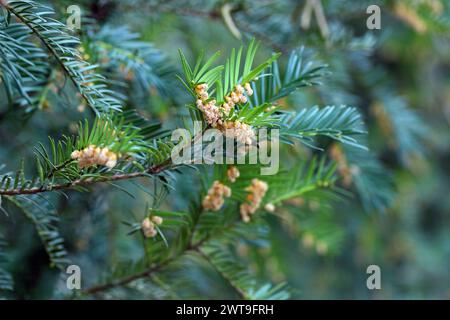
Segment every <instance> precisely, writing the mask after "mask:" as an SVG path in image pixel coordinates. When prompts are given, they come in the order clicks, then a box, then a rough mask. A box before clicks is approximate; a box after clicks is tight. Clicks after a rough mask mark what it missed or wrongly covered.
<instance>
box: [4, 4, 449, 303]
mask: <svg viewBox="0 0 450 320" xmlns="http://www.w3.org/2000/svg"><path fill="white" fill-rule="evenodd" d="M305 3H306V1H294V0H279V1H272V0H259V1H250V0H247V1H242V0H235V1H216V0H213V1H192V0H186V1H185V0H182V1H161V2H158V1H144V0H122V1H114V0H103V1H87V0H84V1H83V0H79V1H66V0H62V1H61V0H59V1H51V4H52V5H53V6H54V7H55V9H56V10H57V12H58V13H59V14H60V16H61V19H64V18H65V16H66V12H65V10H66V8H67V7H68V6H70V5H74V4H75V5H79V6H80V7H81V8H82V12H83V20H82V26H81V28H82V29H81V35H82V39H83V40H84V42H83V45H84V48H85V53H86V54H87V55H92V54H93V53H92V52H90V51H89V48H91V47H90V46H89V44H90V43H91V42H92V41H93V39H94V40H95V39H103V40H105V39H106V40H107V41H110V42H114V41H116V42H118V43H120V42H121V41H124V37H125V38H126V37H127V35H130V34H132V33H136V34H137V35H136V37H137V39H138V40H140V41H145V42H149V43H151V44H152V47H151V48H150V49H148V50H149V51H148V55H147V56H148V57H149V59H150V61H149V65H150V66H151V68H150V69H142V74H139V75H138V76H141V77H142V79H140V81H131V82H130V86H129V87H127V88H126V94H127V95H128V96H129V97H131V98H130V100H129V103H130V104H132V105H133V106H134V107H136V108H138V109H139V110H141V111H142V112H143V114H145V115H146V116H148V117H150V118H158V119H160V120H162V121H163V122H164V123H165V124H167V125H169V126H170V125H176V124H177V123H179V119H178V115H180V114H182V113H183V112H185V111H183V110H184V109H183V105H184V103H186V99H187V97H186V95H185V94H184V93H183V90H182V88H181V86H180V85H179V84H178V83H177V80H176V79H175V74H176V73H180V67H179V62H178V52H177V50H178V49H179V48H181V49H183V51H184V52H185V54H186V55H187V56H188V58H189V59H190V60H191V61H192V60H193V59H195V57H196V56H197V55H198V54H199V53H200V52H201V50H204V51H205V52H206V53H207V54H212V53H214V52H215V51H217V50H220V51H221V52H223V53H224V55H225V56H226V54H227V53H228V52H229V51H230V50H231V48H233V47H238V46H240V45H241V43H242V42H243V41H244V42H246V41H248V40H249V39H250V38H252V37H255V38H256V39H258V40H260V41H261V50H260V53H259V54H260V55H261V56H267V54H270V53H271V52H282V53H283V56H282V57H281V62H282V64H283V63H286V61H287V59H288V57H289V54H290V52H291V51H292V50H299V48H301V47H303V51H304V54H305V55H306V56H307V57H309V58H310V59H313V60H314V61H319V62H320V63H324V64H327V65H328V68H327V73H326V74H325V75H324V77H323V78H322V79H321V82H322V84H321V85H320V86H314V87H311V88H304V89H302V90H299V91H297V92H296V93H294V94H293V95H292V96H291V97H290V98H289V99H286V100H285V101H282V102H281V103H282V105H286V107H290V108H294V109H300V108H302V107H307V106H312V105H316V104H317V105H320V106H323V105H333V104H335V105H339V104H346V105H352V106H356V107H358V109H359V110H360V111H361V113H362V114H363V117H364V120H365V123H366V125H367V128H368V132H369V135H368V144H369V146H370V148H371V152H372V154H373V155H374V158H371V159H370V160H367V159H358V158H353V159H351V160H352V161H353V162H352V161H347V162H346V161H345V159H344V160H342V150H340V149H339V148H338V147H336V148H334V149H333V148H332V150H334V152H331V153H330V155H331V156H332V157H334V158H335V160H338V161H339V160H340V161H341V162H340V164H341V166H340V171H339V172H340V174H341V175H342V176H343V177H344V182H343V183H344V184H346V185H347V186H349V187H350V189H353V191H354V192H353V196H349V197H346V198H345V199H344V200H339V201H338V200H336V201H331V202H327V203H326V204H324V203H321V201H314V200H311V199H309V200H304V199H294V200H292V201H291V202H290V203H287V204H286V205H285V206H284V207H283V208H281V209H280V212H279V214H280V215H283V217H284V219H276V218H274V217H268V219H269V222H270V225H271V227H270V229H269V237H268V241H267V242H266V243H265V244H264V245H261V246H248V245H246V244H245V243H243V244H242V245H239V250H238V254H239V255H240V257H241V259H243V260H244V261H246V263H247V264H248V266H249V267H250V268H251V270H252V271H253V273H254V274H255V275H256V276H257V278H260V279H263V280H268V281H272V282H275V283H279V282H284V281H286V282H287V283H288V284H289V286H290V287H291V288H292V294H291V297H292V298H296V299H410V298H412V299H436V298H438V299H448V298H450V197H449V194H450V126H449V125H450V41H449V40H450V3H449V2H448V1H445V0H404V1H401V0H398V1H395V0H392V1H387V0H386V1H377V0H371V1H364V0H363V1H350V0H339V1H331V0H328V1H326V0H322V1H321V2H320V3H321V5H322V8H323V17H324V19H325V21H323V20H321V19H320V17H319V21H320V23H318V19H317V16H316V15H315V13H314V12H313V13H312V14H311V22H310V25H309V26H307V23H306V22H307V21H305V20H307V17H305V16H304V15H305V13H304V10H305ZM374 4H375V5H378V6H379V7H380V8H381V29H380V30H369V29H368V28H367V26H366V20H367V18H368V17H369V14H367V13H366V9H367V7H368V6H369V5H374ZM93 25H96V26H101V28H100V31H99V29H97V28H96V27H95V28H94V27H92V26H93ZM106 40H105V41H106ZM91 49H92V48H91ZM87 58H92V57H89V56H88V57H87ZM97 58H98V57H97ZM105 63H106V62H105ZM103 68H104V70H105V72H108V71H109V69H108V67H107V66H105V65H103ZM55 77H56V81H62V80H61V79H59V80H58V78H57V77H58V74H55ZM125 77H126V75H125ZM144 80H145V81H144ZM142 83H144V84H146V85H144V86H142ZM65 94H66V95H67V99H66V100H65V104H61V102H58V103H55V102H53V101H55V99H56V96H57V95H58V94H56V93H54V95H55V97H52V95H51V94H50V95H49V96H48V98H47V101H46V102H45V103H43V104H42V105H41V108H40V110H38V112H36V113H34V114H33V116H32V117H26V116H22V115H18V114H10V113H7V112H2V111H4V110H6V108H5V106H4V104H3V101H2V102H1V103H0V115H1V116H0V136H1V139H0V163H4V164H6V165H7V166H9V167H16V166H17V165H18V159H20V158H21V157H25V158H27V157H31V155H32V153H33V146H35V145H36V143H37V142H38V141H45V139H46V137H47V136H48V135H50V136H53V137H58V136H60V135H61V134H62V133H67V132H71V131H70V130H71V128H72V130H73V128H74V127H75V125H76V123H77V121H79V119H81V118H82V117H84V116H86V114H85V113H83V112H85V111H84V108H83V106H82V105H80V106H79V105H78V103H79V102H78V101H77V100H76V99H74V98H73V96H71V93H70V91H67V92H66V93H65ZM59 98H61V95H59ZM58 101H60V100H58ZM86 112H87V111H86ZM72 132H73V131H72ZM6 142H7V143H6ZM304 154H305V153H304V150H303V149H302V147H301V146H298V150H295V151H292V150H291V151H283V153H282V157H284V160H285V161H287V162H291V163H294V164H295V161H296V159H298V157H302V156H303V155H304ZM358 165H361V166H364V165H367V166H368V167H369V168H372V170H373V173H374V174H373V176H372V177H371V178H372V179H371V180H369V181H367V180H364V177H362V178H359V177H358ZM345 178H346V179H345ZM187 179H188V178H186V180H184V179H179V180H178V184H177V186H176V188H177V191H175V192H173V193H172V194H171V195H170V196H169V198H168V199H167V200H166V203H165V204H163V206H167V207H171V208H175V209H182V208H183V207H186V205H187V202H188V199H187V196H186V194H189V192H192V190H193V189H192V188H193V187H192V186H193V185H195V182H190V181H189V180H187ZM124 186H126V188H128V189H129V190H131V191H130V192H132V193H134V194H135V195H136V199H131V198H130V197H129V196H128V195H127V194H125V193H123V192H121V191H120V190H114V189H112V190H111V188H109V187H108V186H98V187H96V188H94V189H92V190H91V191H90V192H89V193H87V194H86V193H84V194H80V193H77V192H71V193H70V200H67V199H65V198H62V199H58V201H55V203H56V204H55V206H57V209H58V212H60V215H61V226H62V230H63V234H64V236H65V238H66V241H67V249H68V251H69V253H70V257H71V259H72V261H74V262H76V263H77V264H79V265H80V266H81V267H82V270H83V277H84V278H85V279H86V281H87V283H95V280H96V279H97V278H98V277H100V276H101V275H102V274H103V272H106V271H110V268H111V267H109V266H111V265H116V264H121V263H123V262H124V261H129V260H133V259H134V260H136V259H139V257H140V255H141V254H142V252H141V244H140V242H139V240H138V239H136V238H133V237H130V236H127V234H126V232H127V229H126V228H125V227H124V226H123V224H122V221H123V220H127V219H128V220H129V219H133V215H134V217H136V216H137V217H140V216H142V214H143V209H144V207H145V204H146V201H148V200H147V198H148V196H147V195H146V194H145V192H144V191H142V190H141V189H139V188H138V187H136V186H135V185H133V184H124ZM330 203H331V204H330ZM7 209H8V212H11V216H10V217H6V216H4V215H3V214H0V222H1V225H0V229H1V230H2V231H3V233H4V235H5V239H6V240H7V242H8V243H9V244H10V245H9V248H8V251H9V253H8V255H9V262H8V268H9V269H10V270H12V273H13V276H14V278H15V279H20V280H19V281H16V283H15V286H16V287H15V292H14V293H8V294H9V296H8V297H11V298H52V297H59V296H58V294H59V293H58V292H59V290H60V289H61V288H60V287H61V284H60V282H59V276H58V272H57V271H55V270H53V269H51V268H49V266H48V259H47V257H46V253H45V250H44V249H43V248H42V247H41V245H40V244H39V241H38V238H37V236H36V234H35V232H34V230H33V227H32V226H31V225H29V224H27V223H25V218H24V217H22V216H21V215H19V214H13V213H14V210H15V209H14V208H7ZM294 217H295V218H294ZM11 220H12V222H11ZM283 221H284V222H283ZM371 264H376V265H378V266H380V268H381V275H382V289H381V290H368V289H367V287H366V279H367V276H368V275H367V274H366V268H367V266H368V265H371ZM184 268H185V269H186V268H187V269H188V271H187V272H186V273H184V276H185V277H188V278H190V280H191V282H189V283H194V285H191V287H185V288H184V289H183V290H173V291H174V292H175V293H173V294H167V293H163V292H162V291H163V290H161V289H158V288H157V287H156V286H155V285H152V284H144V283H142V284H137V285H136V287H137V288H134V289H123V290H121V291H117V292H112V293H109V295H106V296H104V297H103V298H105V297H113V298H130V299H141V298H155V297H156V298H158V297H163V298H177V297H181V298H184V297H200V298H233V297H234V296H233V293H232V290H230V288H227V286H226V285H225V284H223V283H221V279H220V277H218V276H217V275H215V274H214V273H213V272H212V271H211V270H209V269H207V268H206V267H205V268H204V267H202V266H201V265H200V266H199V265H198V264H194V263H192V266H190V265H189V264H187V266H184ZM192 280H194V281H192ZM155 281H156V280H155ZM169 285H170V283H169ZM139 286H142V287H141V288H139ZM160 291H161V292H160ZM168 291H170V290H168ZM158 295H159V296H158Z"/></svg>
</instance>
